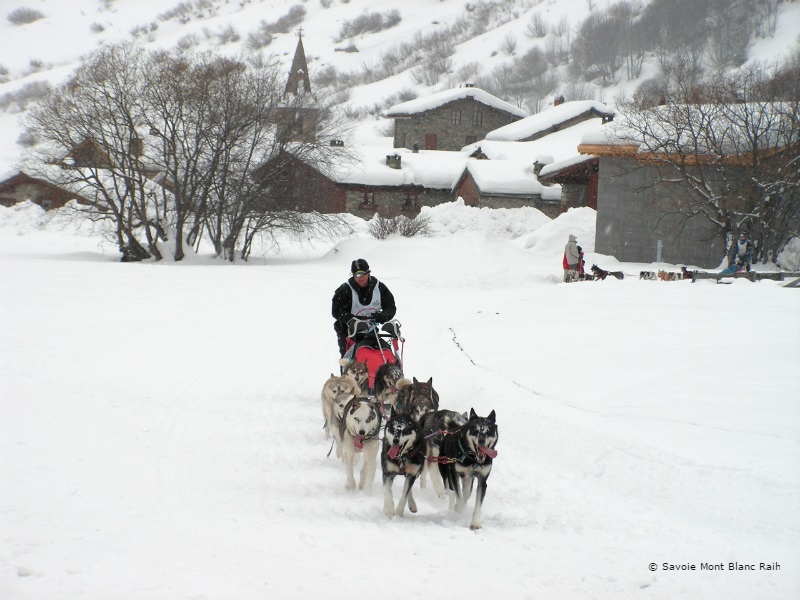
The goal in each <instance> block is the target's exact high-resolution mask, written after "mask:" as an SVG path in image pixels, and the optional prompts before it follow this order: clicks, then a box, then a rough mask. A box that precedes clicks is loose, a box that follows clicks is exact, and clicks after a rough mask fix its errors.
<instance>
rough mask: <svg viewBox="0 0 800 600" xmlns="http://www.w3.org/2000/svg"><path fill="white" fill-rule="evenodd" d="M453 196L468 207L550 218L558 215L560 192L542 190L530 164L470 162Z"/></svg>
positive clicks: (473, 160) (523, 162)
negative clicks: (531, 210)
mask: <svg viewBox="0 0 800 600" xmlns="http://www.w3.org/2000/svg"><path fill="white" fill-rule="evenodd" d="M456 196H460V197H461V198H463V200H464V204H466V205H467V206H477V207H488V208H521V207H524V206H527V207H533V208H537V209H539V210H541V211H542V212H543V213H544V214H546V215H547V216H548V217H550V218H555V217H557V216H558V215H559V214H560V213H561V188H560V187H559V186H544V185H542V184H541V183H539V180H538V179H537V177H536V173H535V167H534V165H533V164H532V163H530V162H527V161H520V160H496V161H494V160H480V159H475V158H471V159H470V160H469V162H468V163H467V166H466V168H465V169H464V173H463V174H462V175H461V177H460V178H459V180H458V182H457V183H456Z"/></svg>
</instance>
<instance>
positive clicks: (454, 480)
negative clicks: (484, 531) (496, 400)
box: [437, 409, 498, 529]
mask: <svg viewBox="0 0 800 600" xmlns="http://www.w3.org/2000/svg"><path fill="white" fill-rule="evenodd" d="M497 437H498V431H497V424H496V423H495V414H494V411H492V412H490V413H489V416H488V417H479V416H478V415H477V414H476V413H475V410H474V409H470V413H469V421H468V422H467V424H466V425H465V426H464V427H462V428H461V429H460V430H459V431H458V433H457V434H455V435H446V436H444V438H443V439H442V442H441V444H440V446H439V458H438V459H437V465H438V467H439V472H440V473H441V475H442V479H443V480H444V482H445V485H446V486H447V488H448V489H449V490H450V508H451V509H455V511H456V512H461V511H463V510H464V508H466V506H467V501H468V500H469V497H470V496H471V495H472V486H473V484H474V482H475V480H476V479H477V480H478V490H477V492H476V493H475V510H474V511H473V512H472V520H471V521H470V524H469V528H470V529H480V528H481V507H482V505H483V499H484V497H485V496H486V480H487V479H489V475H490V474H491V472H492V460H493V459H494V458H495V457H496V456H497V450H495V449H494V448H495V445H496V444H497Z"/></svg>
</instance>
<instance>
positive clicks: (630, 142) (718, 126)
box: [580, 103, 796, 154]
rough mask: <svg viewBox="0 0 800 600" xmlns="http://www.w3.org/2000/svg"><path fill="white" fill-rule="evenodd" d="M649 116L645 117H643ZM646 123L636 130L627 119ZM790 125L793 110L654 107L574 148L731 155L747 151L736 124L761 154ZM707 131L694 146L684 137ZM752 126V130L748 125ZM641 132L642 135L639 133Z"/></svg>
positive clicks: (775, 143) (586, 138)
mask: <svg viewBox="0 0 800 600" xmlns="http://www.w3.org/2000/svg"><path fill="white" fill-rule="evenodd" d="M648 113H649V114H648ZM633 118H636V119H639V120H641V121H643V122H644V121H646V124H643V125H639V126H638V127H637V126H636V125H635V124H634V123H633V121H632V120H631V119H633ZM792 119H796V116H795V113H794V108H793V105H791V104H786V105H784V104H776V105H766V106H765V105H759V104H758V103H753V104H726V105H722V106H709V105H704V104H689V105H678V106H656V107H654V108H652V109H650V110H649V111H645V112H644V113H642V114H641V115H635V116H632V115H625V114H622V115H621V118H619V119H617V120H615V121H613V122H611V123H608V124H607V125H606V126H604V127H602V128H600V129H597V130H594V131H586V132H585V133H584V135H583V136H582V138H581V141H580V143H581V144H585V145H593V146H640V148H639V151H640V152H646V151H647V149H648V148H651V149H656V148H660V149H662V151H674V150H675V148H676V145H677V146H681V147H682V148H685V149H689V148H692V147H693V144H694V143H695V142H696V143H697V145H698V147H697V150H698V151H699V152H700V153H704V152H707V153H709V154H715V153H717V152H718V151H720V150H722V151H723V152H730V153H731V154H737V153H739V152H741V150H742V148H743V147H744V148H749V142H748V141H747V140H746V136H747V135H748V133H749V132H748V131H746V130H745V128H743V127H738V126H735V124H736V123H743V122H749V123H751V125H750V128H752V127H758V129H759V130H760V136H759V141H758V147H759V148H761V149H766V148H774V147H778V146H780V145H781V144H782V143H783V141H782V136H783V134H784V133H785V132H786V131H788V130H790V129H791V128H792V123H793V121H792ZM690 123H693V128H694V130H697V131H700V130H703V129H709V128H711V129H713V135H708V136H703V135H699V136H698V137H697V139H696V140H693V139H692V136H691V135H687V134H686V133H685V132H686V131H688V130H690V128H689V127H688V124H690ZM754 124H755V125H754ZM645 130H646V135H643V133H642V131H645Z"/></svg>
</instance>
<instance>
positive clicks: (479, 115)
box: [472, 108, 483, 127]
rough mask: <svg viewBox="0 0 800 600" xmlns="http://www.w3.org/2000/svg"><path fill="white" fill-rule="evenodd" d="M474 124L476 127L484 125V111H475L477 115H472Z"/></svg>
mask: <svg viewBox="0 0 800 600" xmlns="http://www.w3.org/2000/svg"><path fill="white" fill-rule="evenodd" d="M472 124H473V125H474V126H475V127H481V126H482V125H483V111H482V110H479V109H477V108H476V109H475V113H474V114H473V115H472Z"/></svg>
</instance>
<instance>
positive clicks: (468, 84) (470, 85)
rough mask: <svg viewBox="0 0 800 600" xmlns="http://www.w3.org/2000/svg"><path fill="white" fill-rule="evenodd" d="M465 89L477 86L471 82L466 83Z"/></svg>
mask: <svg viewBox="0 0 800 600" xmlns="http://www.w3.org/2000/svg"><path fill="white" fill-rule="evenodd" d="M464 87H465V88H466V87H475V84H474V83H470V82H465V83H464Z"/></svg>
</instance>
